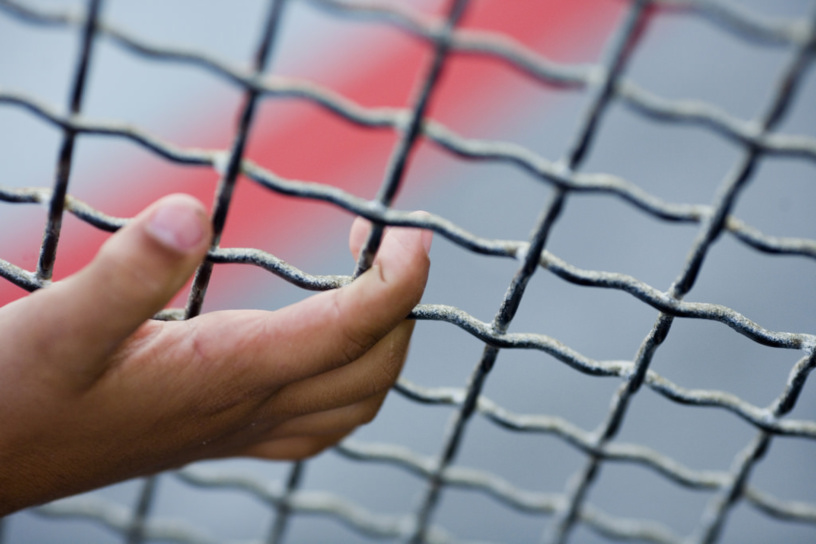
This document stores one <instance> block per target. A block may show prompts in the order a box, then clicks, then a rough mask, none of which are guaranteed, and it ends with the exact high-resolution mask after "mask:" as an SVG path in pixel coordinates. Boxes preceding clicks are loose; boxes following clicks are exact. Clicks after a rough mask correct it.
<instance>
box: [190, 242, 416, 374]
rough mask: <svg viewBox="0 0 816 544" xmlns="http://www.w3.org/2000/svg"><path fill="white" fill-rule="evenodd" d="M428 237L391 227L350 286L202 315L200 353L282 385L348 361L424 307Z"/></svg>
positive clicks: (198, 323) (198, 328) (198, 339)
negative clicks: (272, 306) (287, 302)
mask: <svg viewBox="0 0 816 544" xmlns="http://www.w3.org/2000/svg"><path fill="white" fill-rule="evenodd" d="M430 237H431V233H430V232H428V231H421V230H417V229H408V228H393V229H389V230H388V232H387V233H386V236H385V238H384V239H383V243H382V245H381V247H380V251H379V252H378V254H377V258H376V259H375V261H374V264H373V266H372V267H371V268H370V269H369V270H368V271H366V272H365V273H364V274H362V275H361V276H360V277H359V278H357V279H356V280H355V281H354V282H352V283H351V284H349V285H346V286H344V287H341V288H340V289H336V290H332V291H328V292H324V293H319V294H317V295H314V296H312V297H309V298H308V299H306V300H304V301H301V302H299V303H297V304H293V305H291V306H287V307H286V308H282V309H280V310H277V311H274V312H260V311H259V312H241V311H238V312H216V313H213V314H206V315H203V316H199V317H197V318H195V320H196V324H195V327H194V334H195V335H196V339H195V343H196V349H197V350H198V351H199V353H200V354H203V355H204V356H205V357H206V358H207V359H211V360H230V359H233V360H235V362H236V363H238V364H240V365H241V367H242V368H247V369H248V370H249V371H250V373H255V372H257V373H260V374H261V375H260V376H257V375H256V376H255V379H262V380H263V381H264V382H265V383H272V384H275V385H277V386H281V385H285V384H287V383H290V382H293V381H298V380H302V379H305V378H308V377H310V376H314V375H316V374H321V373H323V372H327V371H329V370H332V369H334V368H337V367H339V366H342V365H345V364H348V363H350V362H352V361H354V360H356V359H358V358H359V357H360V356H362V355H363V354H364V353H365V352H366V351H368V350H369V349H370V348H371V347H372V346H374V344H376V343H377V341H379V340H380V339H381V338H383V337H384V336H385V335H386V334H388V332H390V331H391V330H392V329H394V328H395V327H396V326H397V325H399V323H400V322H402V321H403V320H404V319H405V318H406V317H407V316H408V314H409V313H410V312H411V310H412V309H413V307H414V306H416V304H417V303H419V300H420V298H421V297H422V292H423V290H424V288H425V283H426V281H427V278H428V270H429V267H430V260H429V258H428V253H427V249H426V248H428V247H430ZM239 360H240V363H239ZM256 383H258V382H256Z"/></svg>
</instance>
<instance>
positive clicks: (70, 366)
mask: <svg viewBox="0 0 816 544" xmlns="http://www.w3.org/2000/svg"><path fill="white" fill-rule="evenodd" d="M367 231H368V225H367V224H366V222H365V221H362V220H359V219H358V220H357V221H355V223H354V225H353V226H352V229H351V234H350V248H351V251H352V254H354V255H356V254H357V253H358V252H359V249H360V247H361V246H362V244H363V242H364V239H365V236H366V233H367ZM210 239H211V231H210V226H209V222H208V220H207V216H206V212H205V209H204V208H203V206H202V205H201V204H200V203H199V202H197V201H196V200H194V199H193V198H192V197H189V196H185V195H172V196H169V197H166V198H164V199H162V200H160V201H159V202H157V203H155V204H153V205H152V206H150V207H149V208H148V209H146V210H145V211H144V212H142V213H141V214H140V215H139V216H137V217H136V218H135V219H134V220H133V221H131V222H130V223H129V224H128V225H127V226H126V227H124V228H122V229H121V230H120V231H118V232H117V233H116V234H114V235H113V236H112V237H111V238H110V239H109V240H108V241H107V242H106V243H105V244H104V246H103V247H102V249H101V250H100V251H99V253H98V254H97V256H96V258H95V259H94V260H93V262H92V263H91V264H89V265H88V266H87V267H85V268H84V269H83V270H81V271H80V272H78V273H77V274H75V275H73V276H71V277H70V278H67V279H65V280H62V281H59V282H56V283H54V284H53V285H51V286H49V287H47V288H44V289H41V290H39V291H36V292H35V293H33V294H31V295H29V296H27V297H25V298H23V299H20V300H18V301H15V302H13V303H11V304H8V305H6V306H4V307H3V308H0V421H2V422H3V423H2V425H0V515H6V514H9V513H11V512H14V511H16V510H19V509H22V508H25V507H28V506H33V505H36V504H41V503H44V502H47V501H50V500H53V499H57V498H60V497H65V496H68V495H72V494H75V493H79V492H82V491H87V490H90V489H94V488H97V487H100V486H104V485H107V484H111V483H114V482H118V481H122V480H126V479H129V478H133V477H136V476H144V475H148V474H153V473H156V472H160V471H162V470H165V469H169V468H174V467H178V466H181V465H184V464H187V463H190V462H193V461H197V460H201V459H210V458H220V457H233V456H249V457H260V458H266V459H279V460H282V459H293V460H294V459H302V458H305V457H309V456H312V455H315V454H317V453H319V452H320V451H322V450H324V449H326V448H328V447H330V446H332V445H334V444H336V443H337V442H338V441H340V440H341V439H342V438H343V437H345V436H346V435H348V434H349V433H350V432H351V431H353V430H354V429H355V428H356V427H358V426H359V425H362V424H364V423H367V422H369V421H371V419H372V418H373V417H374V416H375V415H376V413H377V411H378V410H379V408H380V406H381V404H382V402H383V400H384V398H385V395H386V393H387V392H388V390H389V388H390V387H391V386H392V385H393V384H394V382H395V380H396V379H397V376H398V375H399V372H400V370H401V368H402V365H403V363H404V361H405V357H406V353H407V350H408V342H409V340H410V337H411V332H412V330H413V322H412V321H408V320H406V317H407V316H408V314H409V312H410V311H411V309H412V308H413V307H414V306H415V305H416V304H417V303H418V302H419V299H420V297H421V295H422V291H423V289H424V286H425V282H426V279H427V274H428V268H429V265H430V261H429V260H428V256H427V251H428V248H429V247H430V243H431V233H430V232H427V231H421V230H417V229H390V230H388V231H387V233H386V236H385V238H384V240H383V243H382V246H381V248H380V251H379V253H378V255H377V259H376V261H375V263H374V266H373V267H372V268H371V269H370V270H369V271H367V272H366V273H365V274H363V275H362V276H360V277H359V278H358V279H357V280H356V281H354V282H353V283H351V284H349V285H347V286H345V287H342V288H340V289H337V290H333V291H328V292H324V293H319V294H317V295H314V296H312V297H309V298H307V299H306V300H304V301H302V302H300V303H298V304H295V305H292V306H289V307H286V308H283V309H281V310H277V311H274V312H265V311H225V312H214V313H209V314H205V315H202V316H199V317H196V318H194V319H191V320H189V321H182V322H162V321H154V320H151V319H150V317H151V316H152V315H154V314H155V313H156V312H157V311H158V310H160V309H161V308H162V307H164V305H165V304H167V302H168V301H169V300H170V299H171V298H172V297H173V296H174V295H175V294H176V292H177V291H178V290H179V289H180V288H181V287H182V286H183V285H184V283H185V282H186V281H187V280H188V279H189V277H190V276H191V275H192V273H193V272H194V270H195V268H196V266H197V265H198V264H199V263H200V262H201V260H202V259H203V257H204V255H205V254H206V252H207V249H208V246H209V243H210ZM350 267H351V263H350Z"/></svg>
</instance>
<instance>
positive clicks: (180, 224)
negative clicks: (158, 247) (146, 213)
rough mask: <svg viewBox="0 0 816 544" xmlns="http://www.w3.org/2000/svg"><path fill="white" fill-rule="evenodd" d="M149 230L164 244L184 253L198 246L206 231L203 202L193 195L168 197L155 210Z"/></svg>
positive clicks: (148, 224)
mask: <svg viewBox="0 0 816 544" xmlns="http://www.w3.org/2000/svg"><path fill="white" fill-rule="evenodd" d="M147 232H148V233H149V234H150V235H151V236H152V237H153V238H154V239H156V240H157V241H158V242H159V243H161V244H162V245H164V246H167V247H169V248H170V249H175V250H176V251H180V252H182V253H185V252H187V251H189V250H191V249H193V248H196V247H198V246H199V245H200V244H201V240H202V239H203V238H204V234H205V232H206V227H205V225H204V214H203V211H202V208H201V204H199V203H198V201H196V200H195V199H193V198H192V197H181V196H179V197H175V198H171V199H168V201H167V202H165V203H163V204H161V205H160V206H159V207H158V209H156V210H155V211H154V212H153V216H152V217H151V218H150V220H149V221H148V223H147Z"/></svg>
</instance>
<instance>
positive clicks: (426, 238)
mask: <svg viewBox="0 0 816 544" xmlns="http://www.w3.org/2000/svg"><path fill="white" fill-rule="evenodd" d="M431 242H433V231H430V230H423V231H422V247H424V248H425V253H426V254H427V255H430V254H431Z"/></svg>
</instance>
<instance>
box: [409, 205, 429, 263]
mask: <svg viewBox="0 0 816 544" xmlns="http://www.w3.org/2000/svg"><path fill="white" fill-rule="evenodd" d="M411 215H413V216H416V217H418V218H420V219H427V218H429V217H430V216H431V214H429V213H428V212H426V211H422V210H419V211H415V212H411ZM420 239H421V240H422V247H423V248H425V253H426V254H430V253H431V243H432V242H433V231H432V230H422V231H421V234H420Z"/></svg>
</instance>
